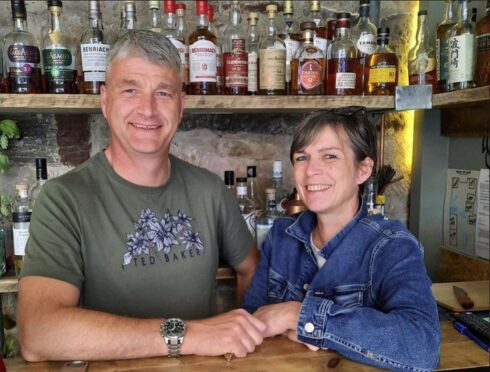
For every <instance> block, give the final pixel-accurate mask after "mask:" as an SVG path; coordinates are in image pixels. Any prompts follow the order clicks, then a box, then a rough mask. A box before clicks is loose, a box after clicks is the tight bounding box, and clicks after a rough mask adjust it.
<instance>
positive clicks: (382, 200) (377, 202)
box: [376, 195, 386, 204]
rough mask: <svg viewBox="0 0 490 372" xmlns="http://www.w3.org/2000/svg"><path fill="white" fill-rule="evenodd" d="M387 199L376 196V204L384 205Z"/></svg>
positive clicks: (382, 196)
mask: <svg viewBox="0 0 490 372" xmlns="http://www.w3.org/2000/svg"><path fill="white" fill-rule="evenodd" d="M385 201H386V198H385V196H384V195H376V204H384V203H385Z"/></svg>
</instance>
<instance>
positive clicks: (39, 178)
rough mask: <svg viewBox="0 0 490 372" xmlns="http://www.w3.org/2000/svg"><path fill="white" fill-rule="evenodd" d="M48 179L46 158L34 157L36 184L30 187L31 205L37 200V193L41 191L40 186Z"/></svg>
mask: <svg viewBox="0 0 490 372" xmlns="http://www.w3.org/2000/svg"><path fill="white" fill-rule="evenodd" d="M47 180H48V168H47V162H46V158H37V159H36V185H35V186H34V187H33V188H32V191H31V200H32V205H34V203H35V202H36V200H37V197H38V196H39V193H40V192H41V189H42V187H43V186H44V184H45V183H46V181H47Z"/></svg>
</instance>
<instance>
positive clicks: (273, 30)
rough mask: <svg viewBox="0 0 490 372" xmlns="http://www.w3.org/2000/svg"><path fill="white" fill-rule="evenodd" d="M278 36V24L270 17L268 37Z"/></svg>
mask: <svg viewBox="0 0 490 372" xmlns="http://www.w3.org/2000/svg"><path fill="white" fill-rule="evenodd" d="M276 35H277V28H276V22H275V18H274V17H269V21H268V22H267V36H269V37H273V36H276Z"/></svg>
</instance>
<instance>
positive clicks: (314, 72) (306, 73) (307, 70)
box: [299, 61, 323, 90]
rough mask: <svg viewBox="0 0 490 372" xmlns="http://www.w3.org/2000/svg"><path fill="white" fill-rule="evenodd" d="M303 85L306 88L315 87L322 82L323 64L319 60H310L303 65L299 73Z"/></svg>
mask: <svg viewBox="0 0 490 372" xmlns="http://www.w3.org/2000/svg"><path fill="white" fill-rule="evenodd" d="M299 79H300V83H301V86H302V87H303V88H304V89H306V90H310V89H314V88H316V87H317V86H318V85H319V84H320V83H321V82H322V80H323V79H322V66H321V65H320V64H319V63H318V62H317V61H308V62H306V63H304V64H303V66H301V70H300V73H299Z"/></svg>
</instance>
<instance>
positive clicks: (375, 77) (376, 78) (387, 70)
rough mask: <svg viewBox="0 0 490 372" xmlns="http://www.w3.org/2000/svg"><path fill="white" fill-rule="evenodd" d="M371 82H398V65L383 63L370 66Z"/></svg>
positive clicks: (369, 79) (369, 80)
mask: <svg viewBox="0 0 490 372" xmlns="http://www.w3.org/2000/svg"><path fill="white" fill-rule="evenodd" d="M368 82H369V84H381V83H396V66H393V65H382V66H372V67H370V68H369V78H368Z"/></svg>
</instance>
